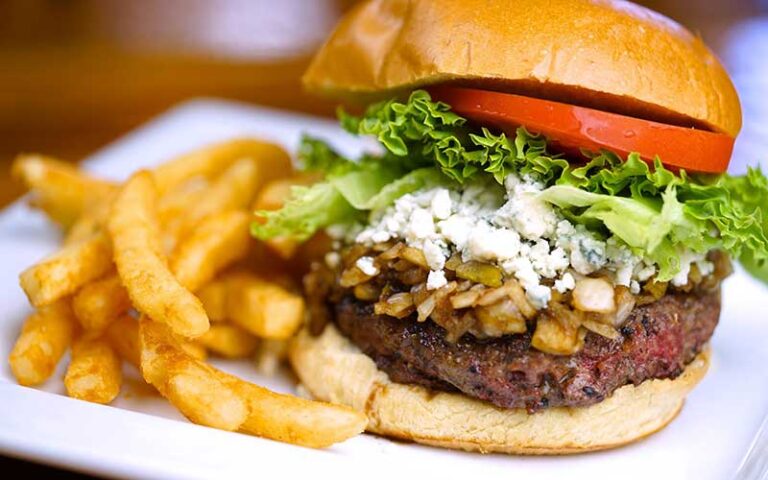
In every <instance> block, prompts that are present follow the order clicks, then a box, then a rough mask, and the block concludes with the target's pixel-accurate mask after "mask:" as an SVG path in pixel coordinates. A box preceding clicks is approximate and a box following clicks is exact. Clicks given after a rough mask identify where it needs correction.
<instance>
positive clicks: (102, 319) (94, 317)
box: [72, 273, 131, 334]
mask: <svg viewBox="0 0 768 480" xmlns="http://www.w3.org/2000/svg"><path fill="white" fill-rule="evenodd" d="M129 308H131V299H130V298H129V297H128V292H127V291H126V290H125V287H123V284H122V283H121V282H120V277H118V276H117V273H113V274H110V275H108V276H106V277H104V278H101V279H99V280H96V281H94V282H91V283H89V284H87V285H85V286H84V287H83V288H81V289H80V291H79V292H77V294H76V295H75V296H74V297H73V298H72V310H74V312H75V317H77V320H78V321H79V322H80V325H81V326H82V327H83V328H84V329H85V330H87V331H89V332H94V333H99V334H100V333H101V332H103V331H104V329H105V328H106V327H107V326H108V325H109V324H110V323H111V322H113V321H114V320H116V319H117V318H118V316H120V315H121V314H123V313H125V312H127V311H128V309H129Z"/></svg>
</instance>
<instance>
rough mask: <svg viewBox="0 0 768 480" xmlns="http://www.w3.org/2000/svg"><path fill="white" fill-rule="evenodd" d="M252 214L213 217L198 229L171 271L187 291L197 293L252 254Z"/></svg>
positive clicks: (176, 254)
mask: <svg viewBox="0 0 768 480" xmlns="http://www.w3.org/2000/svg"><path fill="white" fill-rule="evenodd" d="M250 220H251V219H250V215H248V214H247V213H245V212H243V211H237V210H230V211H226V212H222V213H218V214H215V215H211V216H209V217H207V218H205V219H203V221H202V222H201V223H200V224H199V225H198V226H197V228H195V230H194V231H193V232H192V234H191V235H190V236H189V237H187V238H186V239H185V240H184V241H183V242H182V243H181V244H180V245H179V246H178V248H177V250H176V251H175V252H174V254H173V256H172V258H171V271H172V272H173V273H174V275H175V276H176V278H177V279H178V280H179V282H180V283H181V284H182V285H184V287H186V288H187V289H189V290H191V291H195V290H197V289H199V288H200V287H201V286H203V285H205V284H206V283H208V282H209V281H210V280H211V279H212V278H213V277H214V276H215V275H216V274H217V273H218V272H219V271H221V270H222V269H224V268H225V267H227V266H229V265H230V264H232V263H233V262H234V261H235V260H239V259H241V258H243V257H244V256H245V255H246V254H247V253H248V246H249V245H250V243H251V236H250V233H249V230H248V225H249V223H250Z"/></svg>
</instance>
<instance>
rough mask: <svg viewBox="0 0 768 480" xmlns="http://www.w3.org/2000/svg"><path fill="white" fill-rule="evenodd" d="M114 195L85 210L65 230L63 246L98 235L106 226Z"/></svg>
mask: <svg viewBox="0 0 768 480" xmlns="http://www.w3.org/2000/svg"><path fill="white" fill-rule="evenodd" d="M113 197H114V193H112V194H110V195H109V196H108V197H107V198H108V200H105V201H103V202H99V203H97V204H95V205H93V206H91V207H89V208H88V209H86V210H85V211H84V212H83V213H82V214H81V215H80V216H79V217H78V218H77V220H76V221H75V222H74V223H73V224H72V226H71V227H70V228H69V229H68V230H67V233H66V236H65V237H64V246H69V245H74V244H77V243H80V242H83V241H85V240H87V239H88V238H90V237H92V236H94V235H96V234H98V233H99V232H100V231H102V230H103V229H104V228H105V226H106V220H107V215H109V207H110V205H111V203H112V202H111V199H112V198H113Z"/></svg>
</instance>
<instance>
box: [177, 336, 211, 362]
mask: <svg viewBox="0 0 768 480" xmlns="http://www.w3.org/2000/svg"><path fill="white" fill-rule="evenodd" d="M206 333H207V332H206ZM178 342H179V346H180V347H181V349H182V350H184V353H186V354H187V355H189V356H190V357H192V358H194V359H195V360H200V361H201V362H204V361H206V360H207V359H208V350H206V349H205V345H203V344H202V343H200V340H199V339H195V340H185V339H181V338H180V339H178Z"/></svg>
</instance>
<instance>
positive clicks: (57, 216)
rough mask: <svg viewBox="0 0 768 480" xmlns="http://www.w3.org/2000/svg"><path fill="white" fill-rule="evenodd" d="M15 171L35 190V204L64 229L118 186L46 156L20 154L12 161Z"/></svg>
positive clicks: (13, 170) (14, 172) (15, 173)
mask: <svg viewBox="0 0 768 480" xmlns="http://www.w3.org/2000/svg"><path fill="white" fill-rule="evenodd" d="M12 173H13V175H14V176H15V177H16V178H20V179H21V180H22V181H23V182H24V184H25V185H26V186H27V188H29V189H30V190H31V191H32V192H33V204H34V205H35V206H36V207H38V208H40V209H41V210H43V211H44V212H45V213H46V214H47V215H48V216H49V217H50V218H51V220H53V221H54V222H56V223H58V224H59V225H61V226H63V227H64V228H68V227H69V226H70V225H72V224H73V223H74V222H75V221H76V220H77V218H78V217H79V216H80V215H81V214H82V213H83V212H85V211H86V210H87V209H88V208H89V207H90V206H91V205H93V204H95V203H98V202H100V201H102V200H103V199H104V198H106V197H107V196H108V195H109V194H111V193H112V192H114V191H115V190H116V188H117V187H116V186H115V184H113V183H112V182H108V181H105V180H99V179H96V178H93V177H91V176H89V175H87V174H85V173H83V172H82V171H80V170H78V169H77V167H75V166H74V165H72V164H69V163H66V162H62V161H60V160H55V159H53V158H50V157H45V156H43V155H19V156H18V157H16V160H15V161H14V162H13V167H12Z"/></svg>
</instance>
